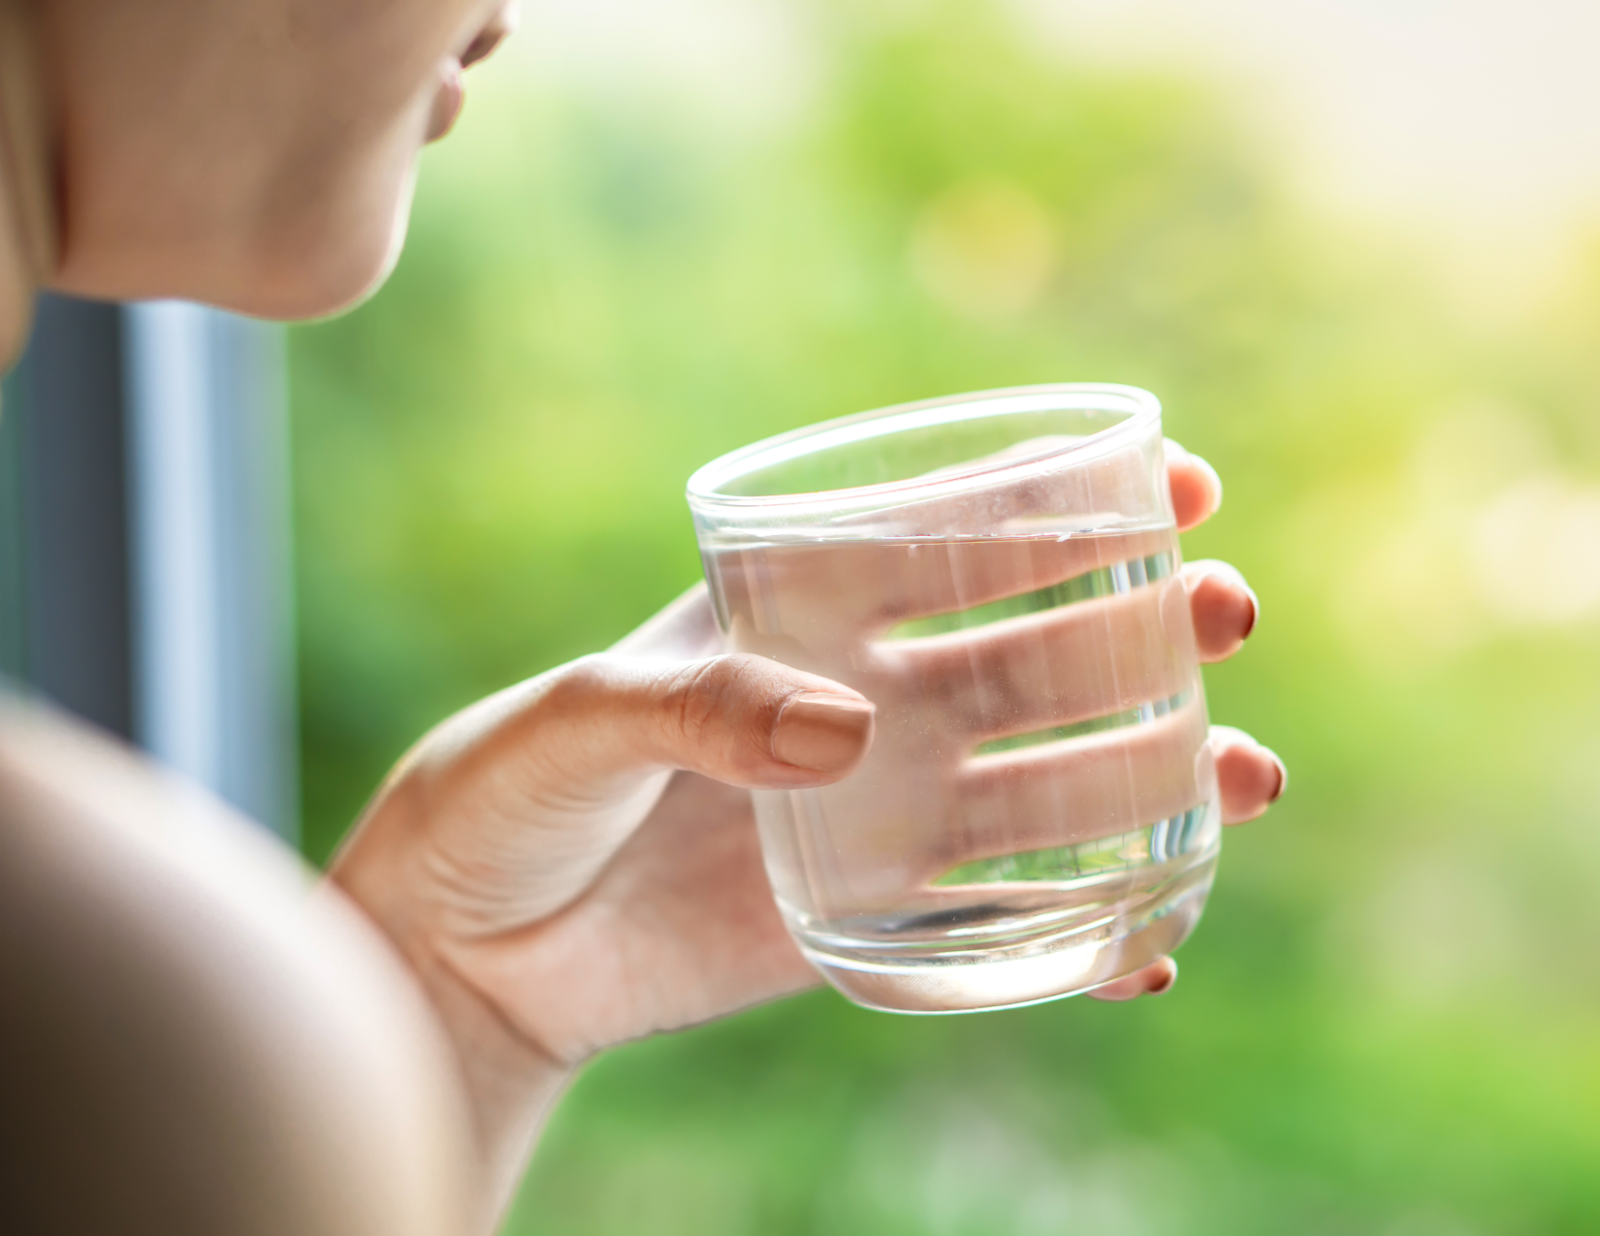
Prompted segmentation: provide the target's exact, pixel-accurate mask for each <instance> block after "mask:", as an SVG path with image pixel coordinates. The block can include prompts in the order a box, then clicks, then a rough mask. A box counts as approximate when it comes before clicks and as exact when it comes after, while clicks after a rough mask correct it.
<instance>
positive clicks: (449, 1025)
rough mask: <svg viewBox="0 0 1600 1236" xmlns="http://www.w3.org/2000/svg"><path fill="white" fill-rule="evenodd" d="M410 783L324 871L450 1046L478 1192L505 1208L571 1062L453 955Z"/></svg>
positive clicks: (392, 789)
mask: <svg viewBox="0 0 1600 1236" xmlns="http://www.w3.org/2000/svg"><path fill="white" fill-rule="evenodd" d="M407 791H408V787H406V786H405V785H404V784H403V783H402V784H395V785H390V786H388V787H385V789H384V791H383V792H381V793H380V796H379V798H378V800H377V802H375V804H374V806H373V808H372V809H371V810H370V811H369V812H368V813H367V815H366V817H365V818H364V819H363V820H362V821H361V823H360V824H359V825H358V826H357V828H356V830H355V832H354V834H353V835H352V837H351V839H350V841H349V842H348V843H347V844H346V846H345V847H344V848H343V849H342V850H341V851H340V853H339V854H338V855H337V856H336V858H335V860H334V862H333V864H332V867H331V869H330V871H329V878H330V879H331V880H332V881H333V883H334V884H336V885H337V886H338V887H339V888H340V889H341V891H343V892H344V894H345V895H346V896H347V897H348V898H349V899H350V900H352V901H354V902H355V903H356V905H357V906H359V907H360V909H361V910H362V911H363V913H365V914H366V916H367V917H368V918H369V919H370V920H371V921H372V922H373V923H374V924H375V925H376V926H377V927H378V928H379V930H381V931H382V932H383V933H384V935H385V936H386V937H387V938H388V939H389V941H390V942H391V944H392V945H393V947H394V948H395V950H396V952H398V953H399V955H400V957H401V958H402V959H403V960H404V962H405V963H406V965H407V966H408V967H409V969H410V970H411V972H412V975H413V976H414V978H415V979H416V981H417V984H418V986H419V987H420V988H421V989H422V991H423V993H424V995H425V996H426V998H427V1000H428V1002H429V1004H430V1005H431V1006H432V1007H433V1010H434V1014H435V1016H436V1017H437V1019H438V1021H439V1024H440V1026H441V1027H442V1028H443V1030H444V1032H445V1035H446V1037H447V1039H448V1040H449V1042H450V1044H451V1046H452V1048H453V1049H454V1052H455V1056H456V1061H457V1067H458V1069H459V1073H460V1078H461V1082H462V1086H463V1089H464V1091H465V1093H466V1097H467V1100H468V1105H469V1108H470V1112H471V1116H472V1122H473V1131H474V1134H475V1138H476V1143H477V1151H478V1170H479V1172H480V1173H481V1176H480V1182H479V1192H480V1195H481V1196H483V1197H484V1198H485V1199H486V1201H485V1205H486V1206H487V1208H488V1209H489V1210H490V1212H491V1213H498V1212H500V1211H503V1209H504V1207H505V1206H507V1205H508V1204H509V1203H510V1200H511V1197H512V1195H513V1193H514V1191H515V1189H516V1187H517V1184H518V1181H519V1180H520V1178H521V1175H522V1171H523V1169H524V1168H525V1167H526V1164H527V1161H528V1158H529V1156H530V1155H531V1154H532V1152H533V1147H534V1143H535V1142H536V1141H537V1138H538V1135H539V1131H540V1129H541V1128H542V1127H543V1125H544V1121H545V1119H546V1118H547V1117H548V1115H549V1113H550V1111H551V1109H552V1108H553V1107H554V1105H555V1103H556V1101H557V1099H558V1098H559V1097H560V1095H561V1093H562V1091H563V1090H564V1089H565V1088H566V1086H567V1084H568V1083H569V1082H570V1081H571V1080H572V1078H573V1076H574V1075H575V1073H576V1069H575V1068H574V1067H573V1066H571V1065H569V1064H567V1063H566V1062H564V1061H562V1060H559V1059H557V1058H556V1057H555V1056H554V1055H553V1054H552V1053H551V1052H550V1051H548V1050H547V1049H546V1048H545V1047H544V1046H543V1045H542V1044H540V1043H539V1042H537V1041H536V1040H535V1039H533V1038H532V1037H530V1036H529V1035H527V1034H526V1033H524V1032H523V1031H522V1030H520V1029H519V1028H518V1027H517V1026H516V1025H515V1024H514V1023H513V1022H512V1021H511V1020H510V1019H509V1018H507V1017H506V1015H505V1013H504V1011H503V1010H501V1009H500V1008H499V1007H498V1006H497V1005H496V1004H495V1003H494V1002H493V1001H492V1000H491V999H490V998H489V997H488V996H487V995H486V994H485V993H484V992H483V991H482V990H480V989H479V988H478V987H477V986H476V985H475V984H474V983H472V982H471V981H470V980H469V979H468V978H466V977H465V976H464V975H463V974H462V973H461V972H460V970H459V969H458V968H457V967H456V966H455V965H454V964H453V963H452V962H451V960H450V950H449V948H448V947H447V942H446V941H444V940H442V939H440V938H439V934H438V933H439V931H440V926H439V916H438V914H437V913H436V906H434V905H433V904H432V903H433V901H434V900H435V899H434V897H433V896H432V895H431V894H430V888H431V884H430V880H429V877H428V872H427V865H426V863H425V862H424V861H423V860H422V858H421V854H422V851H423V846H422V844H421V835H422V833H423V832H424V828H423V825H424V823H425V821H424V820H422V819H421V818H419V815H418V812H417V810H416V808H417V804H416V802H415V796H414V795H413V794H411V793H408V792H407Z"/></svg>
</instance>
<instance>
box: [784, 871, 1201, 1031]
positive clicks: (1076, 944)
mask: <svg viewBox="0 0 1600 1236" xmlns="http://www.w3.org/2000/svg"><path fill="white" fill-rule="evenodd" d="M1215 873H1216V852H1215V849H1213V851H1212V853H1211V855H1209V856H1208V857H1206V858H1205V859H1204V860H1203V861H1201V862H1199V863H1195V864H1193V865H1192V866H1189V867H1188V868H1187V870H1185V871H1184V872H1183V874H1182V875H1181V876H1178V877H1177V878H1175V879H1172V880H1169V881H1165V882H1163V883H1162V884H1161V885H1160V886H1159V887H1158V888H1156V889H1154V890H1147V891H1146V893H1145V895H1144V896H1142V897H1130V898H1128V899H1126V900H1123V901H1119V902H1117V903H1115V904H1113V905H1110V906H1105V907H1104V909H1103V912H1102V913H1100V914H1097V915H1094V916H1093V921H1091V922H1089V923H1085V922H1084V921H1083V916H1082V915H1081V914H1073V915H1070V916H1067V917H1068V922H1067V923H1066V924H1062V925H1060V926H1059V927H1058V929H1056V930H1050V929H1049V928H1048V927H1046V928H1045V929H1044V930H1041V929H1040V927H1041V923H1040V918H1041V917H1046V918H1051V917H1053V918H1055V919H1056V921H1057V922H1058V923H1059V919H1060V916H1059V915H1056V916H1038V917H1034V918H1033V919H1032V921H1031V922H1030V923H1019V921H1018V920H1017V919H1015V918H1012V919H1009V920H1008V921H1006V922H1004V923H996V924H995V930H994V931H993V932H991V933H974V932H971V931H962V932H960V933H957V934H958V935H959V938H953V939H949V940H948V941H947V942H946V944H945V945H944V946H943V947H937V948H926V947H925V948H923V949H922V950H919V951H917V952H915V953H911V954H900V955H894V954H893V953H890V954H889V955H886V953H885V950H883V949H882V947H881V945H879V944H878V942H876V941H873V942H866V941H861V942H852V941H851V940H849V938H848V937H843V936H840V935H837V934H830V935H828V936H822V935H820V934H819V933H815V932H807V931H797V932H796V938H797V940H798V942H799V944H800V947H801V950H802V951H803V952H804V953H805V955H806V957H807V958H808V959H809V960H810V961H811V963H812V964H813V965H815V966H816V967H817V969H819V970H820V971H821V972H822V974H823V976H824V977H825V978H826V979H827V980H828V982H829V983H831V984H832V985H833V986H834V987H835V988H837V989H838V990H839V991H840V992H841V993H843V994H844V995H845V996H847V997H848V998H849V999H850V1000H852V1001H854V1002H855V1003H856V1004H859V1005H861V1006H862V1007H864V1008H869V1009H877V1010H879V1011H882V1012H886V1013H977V1012H983V1011H986V1010H991V1009H1004V1008H1017V1007H1019V1006H1021V1005H1026V1004H1040V1003H1043V1002H1044V1001H1046V1000H1059V999H1061V998H1063V997H1065V996H1074V995H1077V994H1079V993H1080V992H1085V991H1090V990H1092V989H1093V988H1096V987H1101V986H1104V985H1105V984H1107V983H1112V982H1115V981H1116V980H1117V979H1119V978H1124V977H1126V976H1127V975H1129V974H1133V973H1134V972H1135V971H1138V970H1141V969H1143V968H1144V967H1145V966H1147V965H1149V964H1150V963H1151V962H1152V961H1154V960H1156V959H1157V958H1158V957H1161V956H1164V955H1165V954H1167V953H1170V952H1172V951H1173V950H1174V949H1176V948H1177V947H1178V946H1179V945H1180V944H1182V943H1183V942H1184V940H1186V939H1187V938H1188V936H1189V933H1190V932H1191V931H1193V930H1194V926H1195V924H1196V923H1197V922H1199V921H1200V912H1201V910H1202V909H1203V908H1204V907H1205V901H1206V894H1207V893H1208V892H1209V891H1210V889H1211V882H1212V879H1213V877H1214V875H1215ZM985 935H989V936H990V937H991V938H989V939H985V938H984V936H985ZM1019 935H1020V936H1022V937H1024V939H1022V940H1021V941H1019V940H1018V937H1019ZM852 943H856V944H857V946H856V947H852Z"/></svg>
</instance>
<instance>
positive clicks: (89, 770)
mask: <svg viewBox="0 0 1600 1236" xmlns="http://www.w3.org/2000/svg"><path fill="white" fill-rule="evenodd" d="M0 1008H3V1009H4V1015H3V1016H0V1108H4V1109H5V1110H6V1111H7V1113H8V1119H7V1121H5V1122H4V1123H5V1125H6V1127H7V1131H6V1132H0V1139H9V1138H10V1137H11V1136H13V1133H12V1132H11V1131H13V1130H14V1131H15V1132H16V1134H19V1135H20V1136H19V1137H18V1144H17V1145H8V1146H3V1147H0V1180H3V1178H4V1177H5V1176H7V1175H12V1174H14V1175H15V1176H16V1177H17V1179H15V1180H6V1181H3V1184H0V1195H6V1196H8V1197H9V1198H13V1199H21V1204H22V1207H23V1215H22V1217H24V1218H28V1217H33V1218H35V1219H36V1221H37V1222H39V1223H40V1224H41V1226H40V1227H39V1228H38V1230H45V1229H46V1228H48V1230H51V1231H61V1232H77V1231H84V1232H89V1231H109V1230H127V1231H146V1230H149V1231H162V1232H170V1233H174V1234H175V1236H180V1234H184V1233H190V1232H195V1233H198V1232H202V1231H204V1232H217V1231H228V1232H233V1233H239V1234H241V1236H249V1234H252V1233H255V1232H262V1233H266V1232H269V1231H270V1232H284V1231H295V1232H304V1233H323V1232H327V1233H333V1232H336V1231H337V1232H339V1233H341V1236H346V1234H353V1233H365V1232H369V1231H370V1232H373V1233H378V1232H384V1233H402V1234H409V1233H416V1234H417V1236H423V1234H424V1233H428V1234H431V1233H443V1232H449V1231H457V1230H460V1223H459V1220H460V1204H461V1202H460V1195H461V1181H462V1176H463V1172H464V1168H465V1160H464V1156H465V1154H466V1146H467V1138H466V1135H465V1127H464V1121H463V1118H462V1115H461V1108H460V1099H459V1095H458V1094H457V1086H456V1082H455V1078H454V1076H453V1072H452V1070H451V1066H450V1064H449V1057H448V1055H447V1051H446V1049H445V1047H444V1045H443V1042H442V1039H441V1038H440V1037H439V1035H438V1032H437V1030H436V1028H435V1027H434V1026H433V1024H432V1021H431V1018H430V1016H429V1014H428V1011H427V1007H426V1005H425V1003H424V1002H423V1000H422V997H421V996H420V995H419V994H418V992H417V991H416V989H415V988H414V987H413V986H412V985H411V983H410V982H409V980H408V978H407V976H406V974H405V972H404V970H403V969H402V968H401V966H400V964H399V963H398V961H396V960H395V959H394V957H393V956H392V955H391V954H390V953H389V952H388V951H387V950H386V948H385V947H384V945H383V944H382V943H381V941H380V940H379V939H378V938H377V936H376V933H375V932H373V931H372V929H370V928H369V927H367V926H366V925H365V923H364V921H363V920H362V919H361V918H360V917H359V915H358V914H357V913H356V912H355V911H354V910H353V909H351V908H350V907H349V906H348V905H347V904H345V903H344V902H343V901H342V899H341V898H340V897H339V896H338V894H337V893H335V892H332V891H331V890H329V889H327V888H325V887H322V886H319V885H318V884H317V883H316V882H315V881H314V880H313V879H312V878H311V876H310V875H309V874H308V873H307V872H306V871H305V870H304V869H303V868H302V867H301V866H300V864H299V862H298V860H297V859H296V858H295V856H294V855H292V854H290V853H289V852H288V851H286V850H285V849H283V848H282V847H281V846H279V845H277V844H276V843H275V842H274V841H273V840H272V839H271V838H270V837H268V836H266V835H265V834H264V833H262V832H261V831H260V830H257V829H255V828H253V827H252V826H250V825H249V823H248V822H247V821H243V820H241V819H239V818H237V817H235V816H233V815H232V814H231V813H230V812H228V811H227V810H226V808H224V807H223V806H222V805H221V804H219V803H217V802H216V801H215V800H213V799H211V798H210V797H209V796H207V795H205V794H204V793H202V792H200V791H198V790H195V789H192V788H190V787H188V786H185V785H184V784H182V783H181V782H179V781H177V780H175V779H173V778H169V777H166V776H164V775H162V774H161V773H159V772H158V771H156V770H155V769H153V768H151V767H150V766H149V765H147V764H146V763H144V762H143V761H142V760H140V759H139V758H138V757H137V756H136V755H135V754H134V753H132V752H131V751H128V750H127V749H125V748H123V747H121V746H120V745H119V744H117V743H115V742H114V741H112V740H109V739H106V738H103V737H101V736H99V735H97V734H95V733H93V732H91V731H89V730H87V729H85V728H83V727H79V726H77V725H75V724H73V723H70V722H68V721H65V720H63V719H61V718H59V717H56V716H54V715H51V714H48V713H46V712H44V711H42V710H39V709H36V708H33V707H31V706H27V705H22V704H18V703H16V702H15V701H11V700H6V701H3V702H0ZM30 1208H42V1209H39V1212H38V1213H37V1214H36V1215H33V1216H30V1215H29V1211H30ZM47 1216H48V1219H47V1218H46V1217H47ZM136 1216H137V1217H138V1221H134V1220H135V1217H136ZM16 1217H17V1216H16V1215H15V1214H13V1215H12V1218H16ZM20 1230H23V1231H28V1230H35V1227H34V1224H31V1223H28V1222H24V1223H22V1225H21V1228H20Z"/></svg>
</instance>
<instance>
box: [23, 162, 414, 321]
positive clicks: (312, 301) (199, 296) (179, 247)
mask: <svg viewBox="0 0 1600 1236" xmlns="http://www.w3.org/2000/svg"><path fill="white" fill-rule="evenodd" d="M415 181H416V160H415V157H414V156H413V157H411V158H409V159H406V160H405V161H404V162H403V163H400V162H398V161H396V162H393V163H391V164H390V166H389V167H387V168H385V169H383V171H382V173H380V174H379V175H377V176H374V177H372V178H371V179H369V180H366V181H365V182H364V183H363V182H361V181H360V180H359V179H357V180H355V181H354V182H352V179H351V178H345V179H344V180H343V182H342V183H341V184H338V185H337V187H336V188H333V189H331V190H330V191H329V192H328V193H327V194H325V195H324V196H323V197H322V198H321V200H317V199H314V198H313V199H309V200H306V201H304V202H301V203H297V204H296V207H295V208H294V209H288V210H286V209H283V207H282V204H281V203H280V204H275V205H276V209H271V208H269V209H266V210H262V211H259V212H257V211H255V210H247V211H242V212H240V213H241V214H247V215H248V214H264V215H266V216H268V217H270V218H272V219H273V223H272V225H271V226H269V227H265V228H262V227H259V226H258V227H257V228H255V229H254V230H253V231H245V230H244V229H230V228H227V227H222V228H218V229H214V230H213V231H212V233H211V234H210V235H209V236H203V235H202V236H198V237H197V236H196V234H195V233H196V232H198V231H199V230H200V229H199V228H190V229H184V228H182V227H176V228H175V227H170V226H157V227H145V228H142V229H117V228H107V229H104V230H89V229H85V230H82V231H80V232H79V233H78V235H77V237H76V241H77V243H75V244H68V245H67V246H66V251H65V252H64V253H63V255H62V258H63V260H62V263H61V265H60V267H59V269H58V271H57V275H56V277H55V278H54V279H52V280H51V281H50V284H51V286H52V287H53V288H55V289H56V290H58V291H62V292H69V293H72V294H75V295H79V296H88V297H94V298H97V299H105V300H166V299H172V300H188V301H195V302H198V303H200V304H205V305H212V306H215V307H216V308H219V309H227V310H230V311H232V312H235V313H242V314H246V315H248V316H250V317H257V318H269V319H273V320H278V321H303V320H306V319H312V318H322V317H329V316H331V315H333V314H336V313H341V312H343V311H345V310H347V309H350V308H352V307H353V306H355V305H358V304H360V303H361V302H362V301H364V300H365V299H367V297H369V296H371V295H373V293H375V292H376V291H377V290H378V289H379V288H380V287H382V286H383V282H384V280H385V279H387V278H388V276H389V274H390V272H391V271H392V270H393V269H394V266H395V263H396V262H397V261H398V260H399V257H400V250H401V248H402V247H403V246H404V244H405V237H406V224H407V221H408V219H409V217H410V213H411V198H412V190H413V186H414V185H415ZM235 217H237V216H235ZM85 231H87V232H89V234H87V235H85ZM96 231H98V234H96ZM128 232H133V233H135V234H139V235H140V236H141V241H140V243H138V244H128V243H126V242H125V241H124V239H123V237H124V236H125V235H126V234H127V233H128Z"/></svg>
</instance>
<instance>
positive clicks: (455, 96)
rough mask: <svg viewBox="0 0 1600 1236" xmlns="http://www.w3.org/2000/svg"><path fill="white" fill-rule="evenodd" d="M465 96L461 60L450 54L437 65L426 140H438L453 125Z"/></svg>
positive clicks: (459, 113)
mask: <svg viewBox="0 0 1600 1236" xmlns="http://www.w3.org/2000/svg"><path fill="white" fill-rule="evenodd" d="M466 97H467V92H466V86H465V84H464V83H463V82H462V79H461V61H460V60H458V59H457V58H456V57H454V56H451V57H450V58H449V59H447V60H445V62H444V63H443V64H441V65H440V66H439V81H438V84H437V86H436V87H435V89H434V93H433V109H432V111H430V112H429V114H428V137H427V140H428V141H430V142H436V141H438V140H439V139H440V138H441V137H443V136H444V135H445V134H446V133H448V132H450V130H451V129H452V128H454V127H455V123H456V120H457V118H458V117H459V116H460V115H461V107H462V105H463V104H464V103H465V102H466Z"/></svg>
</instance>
